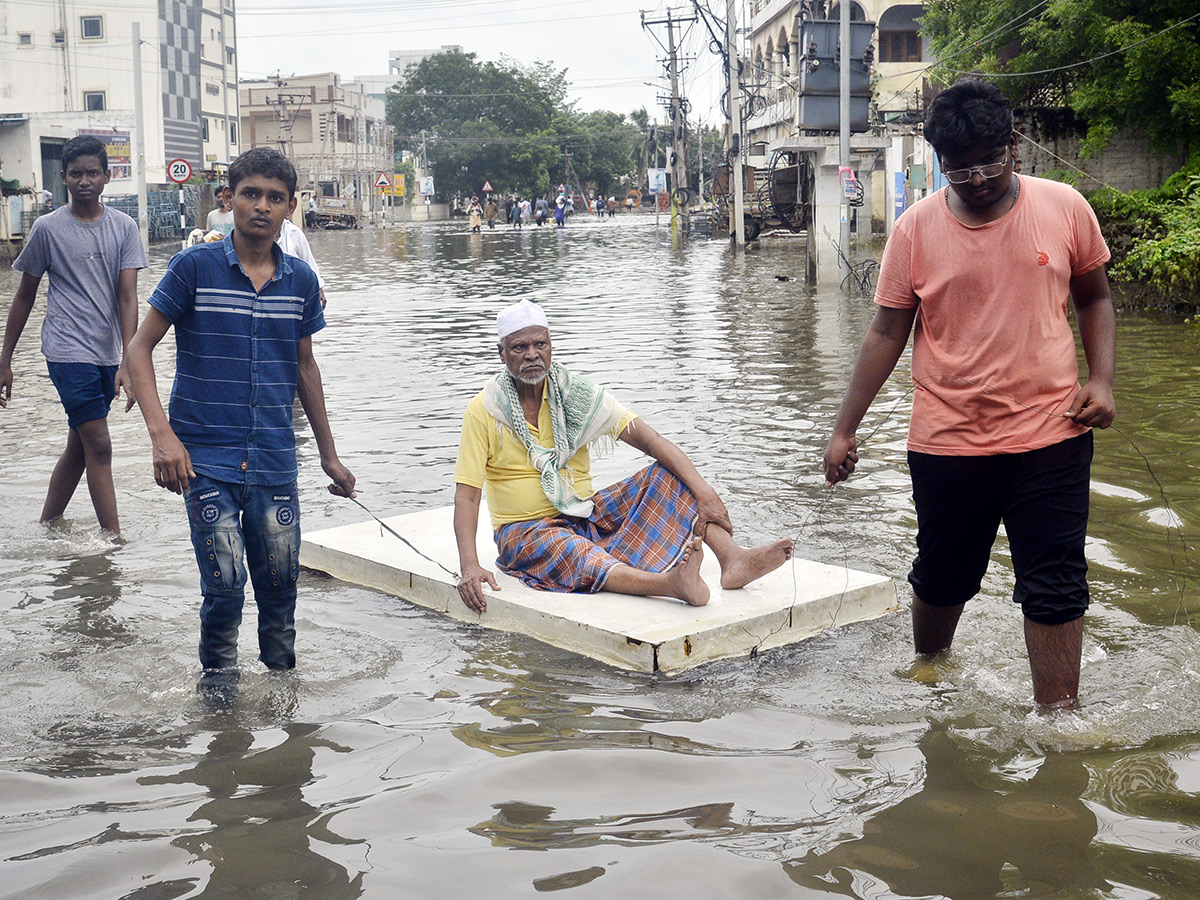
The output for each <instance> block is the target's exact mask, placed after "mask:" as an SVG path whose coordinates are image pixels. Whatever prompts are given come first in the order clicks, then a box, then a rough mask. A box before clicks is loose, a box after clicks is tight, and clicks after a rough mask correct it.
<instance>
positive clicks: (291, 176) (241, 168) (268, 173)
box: [229, 147, 297, 197]
mask: <svg viewBox="0 0 1200 900" xmlns="http://www.w3.org/2000/svg"><path fill="white" fill-rule="evenodd" d="M252 175H262V176H264V177H266V178H278V179H279V180H280V181H282V182H283V183H284V184H285V185H287V189H288V197H294V196H296V181H297V178H296V167H295V166H293V165H292V162H291V160H289V159H288V158H287V157H286V156H284V155H283V154H282V153H280V152H279V151H278V150H272V149H271V148H270V147H255V148H253V149H252V150H247V151H246V152H245V153H243V154H242V155H241V156H239V157H238V158H237V159H235V160H234V161H233V162H231V163H230V164H229V190H231V191H232V192H233V193H235V194H236V193H237V186H238V182H240V181H241V180H242V179H243V178H249V177H251V176H252Z"/></svg>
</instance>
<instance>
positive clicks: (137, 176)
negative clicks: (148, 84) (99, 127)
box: [133, 22, 150, 250]
mask: <svg viewBox="0 0 1200 900" xmlns="http://www.w3.org/2000/svg"><path fill="white" fill-rule="evenodd" d="M133 130H134V132H135V133H136V137H135V139H134V142H133V173H134V175H133V177H134V184H135V185H136V186H137V197H138V231H139V232H140V233H141V235H142V249H144V250H149V249H150V219H149V216H148V213H147V201H146V112H145V110H144V109H142V23H141V22H134V23H133Z"/></svg>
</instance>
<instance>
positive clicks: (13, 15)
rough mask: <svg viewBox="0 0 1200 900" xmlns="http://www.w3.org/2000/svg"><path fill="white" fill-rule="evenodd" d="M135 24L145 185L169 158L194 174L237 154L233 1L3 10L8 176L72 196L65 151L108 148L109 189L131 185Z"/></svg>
mask: <svg viewBox="0 0 1200 900" xmlns="http://www.w3.org/2000/svg"><path fill="white" fill-rule="evenodd" d="M135 23H136V25H137V26H138V27H139V28H140V33H141V45H140V58H141V76H142V77H141V82H142V85H141V87H142V96H141V106H142V111H143V120H144V130H145V133H144V134H143V135H142V139H143V143H144V147H145V154H146V158H145V165H146V180H147V182H148V183H149V184H151V185H156V184H166V183H168V179H167V177H166V163H167V162H168V161H169V160H172V159H185V160H187V162H188V163H190V164H191V166H192V168H193V170H196V171H199V170H201V169H205V168H212V167H213V165H214V164H216V163H220V162H225V161H228V160H229V159H230V158H232V157H234V156H236V155H237V154H238V152H239V149H240V141H239V137H240V136H239V134H238V110H237V87H236V85H237V41H236V32H235V29H234V0H121V3H120V4H119V5H117V6H113V5H112V4H105V3H98V2H96V0H55V2H49V0H43V2H5V3H0V47H2V48H3V49H2V51H0V165H2V166H3V174H4V177H6V178H16V179H18V180H19V181H20V182H21V184H22V185H23V186H28V187H31V188H37V189H41V188H48V189H49V190H51V191H52V192H53V193H54V195H55V197H56V199H58V200H59V201H65V200H66V192H65V188H64V185H63V183H62V178H61V163H60V160H61V156H62V145H63V144H65V143H66V142H67V141H68V140H69V139H70V138H72V137H75V136H76V135H78V134H81V133H89V132H90V133H97V134H98V135H100V136H102V137H104V138H105V140H106V141H107V142H108V144H109V148H110V149H109V157H110V158H109V164H110V166H111V167H112V168H113V184H112V186H111V187H110V188H109V191H110V192H111V193H132V192H133V190H134V182H133V166H134V164H135V161H134V160H133V159H132V153H133V148H135V147H136V146H137V136H136V135H135V134H134V131H135V122H136V118H137V117H136V113H135V107H136V105H137V100H136V97H135V79H134V59H135V55H137V54H136V51H135V47H134V43H133V33H134V27H135Z"/></svg>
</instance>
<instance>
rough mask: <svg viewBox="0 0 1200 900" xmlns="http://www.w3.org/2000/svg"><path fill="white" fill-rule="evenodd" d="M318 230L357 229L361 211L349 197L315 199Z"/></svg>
mask: <svg viewBox="0 0 1200 900" xmlns="http://www.w3.org/2000/svg"><path fill="white" fill-rule="evenodd" d="M313 199H315V200H316V201H317V212H316V225H317V227H318V228H357V227H358V221H359V219H360V218H361V209H360V207H359V204H358V201H357V200H352V199H350V198H349V197H315V198H313Z"/></svg>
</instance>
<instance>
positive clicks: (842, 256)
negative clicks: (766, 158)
mask: <svg viewBox="0 0 1200 900" xmlns="http://www.w3.org/2000/svg"><path fill="white" fill-rule="evenodd" d="M839 5H840V7H841V9H840V17H839V21H838V47H839V51H838V53H839V64H838V94H839V97H838V100H839V103H838V106H839V115H838V119H839V122H838V124H839V128H838V165H839V166H840V167H841V171H842V172H849V170H850V4H849V3H842V4H839ZM845 179H846V180H847V181H848V179H849V176H848V175H846V176H845ZM839 203H840V204H841V207H840V208H841V212H842V216H841V229H840V233H839V234H838V243H839V244H840V245H841V252H840V253H839V254H838V272H839V273H840V274H841V275H842V276H843V277H845V275H846V274H848V272H849V269H848V267H847V265H848V264H847V260H848V259H850V198H849V197H847V196H846V192H845V190H844V185H843V190H842V195H841V197H840V198H839Z"/></svg>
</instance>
